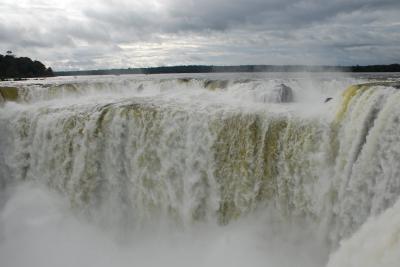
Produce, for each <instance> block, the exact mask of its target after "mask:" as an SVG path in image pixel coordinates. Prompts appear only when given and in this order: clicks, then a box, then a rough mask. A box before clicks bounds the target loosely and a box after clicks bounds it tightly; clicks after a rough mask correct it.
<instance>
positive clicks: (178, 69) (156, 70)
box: [55, 64, 400, 76]
mask: <svg viewBox="0 0 400 267" xmlns="http://www.w3.org/2000/svg"><path fill="white" fill-rule="evenodd" d="M210 72H400V65H399V64H391V65H371V66H303V65H288V66H276V65H241V66H204V65H191V66H171V67H152V68H128V69H109V70H85V71H59V72H55V75H58V76H66V75H73V76H75V75H120V74H162V73H210Z"/></svg>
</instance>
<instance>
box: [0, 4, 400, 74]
mask: <svg viewBox="0 0 400 267" xmlns="http://www.w3.org/2000/svg"><path fill="white" fill-rule="evenodd" d="M399 11H400V2H399V1H398V0H363V1H358V0H346V1H344V0H332V1H321V0H320V1H311V0H304V1H293V0H236V1H229V0H204V1H184V0H163V1H161V0H146V1H144V0H136V1H128V0H113V1H108V0H97V1H87V2H83V1H78V0H59V1H50V0H47V1H46V0H22V1H14V0H3V1H2V2H1V3H0V12H1V13H0V14H1V17H2V19H1V20H0V40H1V42H0V49H1V50H0V51H2V52H0V53H3V54H4V53H5V51H7V50H12V51H13V52H14V53H15V54H17V55H18V56H29V57H33V58H37V59H39V60H42V61H43V62H45V63H46V64H48V65H50V66H52V67H53V68H54V69H56V70H69V69H96V68H111V67H115V68H125V67H145V66H158V65H180V64H218V65H231V64H341V65H353V64H388V63H395V62H399V61H400V27H399V26H400V17H399V16H398V14H399Z"/></svg>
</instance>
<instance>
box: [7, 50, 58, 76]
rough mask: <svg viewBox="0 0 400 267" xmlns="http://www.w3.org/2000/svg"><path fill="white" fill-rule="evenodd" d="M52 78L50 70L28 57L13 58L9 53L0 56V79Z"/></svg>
mask: <svg viewBox="0 0 400 267" xmlns="http://www.w3.org/2000/svg"><path fill="white" fill-rule="evenodd" d="M49 76H54V74H53V71H52V69H51V68H46V66H45V65H44V64H43V63H42V62H40V61H37V60H34V61H33V60H32V59H30V58H28V57H15V56H14V55H12V53H11V52H10V51H8V52H7V55H1V54H0V79H2V80H3V79H7V78H32V77H49Z"/></svg>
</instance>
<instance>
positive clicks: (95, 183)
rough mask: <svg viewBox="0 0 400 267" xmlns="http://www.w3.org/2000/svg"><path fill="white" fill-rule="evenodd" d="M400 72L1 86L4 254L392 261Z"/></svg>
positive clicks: (103, 260)
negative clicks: (283, 94) (282, 89)
mask: <svg viewBox="0 0 400 267" xmlns="http://www.w3.org/2000/svg"><path fill="white" fill-rule="evenodd" d="M399 80H400V78H399V77H398V76H396V75H386V76H377V75H373V74H369V75H358V76H350V75H347V76H345V75H343V74H332V73H328V74H290V75H288V74H279V73H276V74H265V75H261V74H257V75H250V74H235V75H229V74H223V75H221V74H207V75H149V76H146V75H137V76H129V75H127V76H94V77H63V78H51V79H46V80H27V81H19V82H2V84H0V87H2V88H0V93H1V96H2V99H4V100H3V101H4V103H3V104H2V107H0V133H1V138H0V186H1V192H0V216H1V217H0V258H1V261H2V262H4V263H5V264H6V265H4V266H27V265H29V266H55V265H57V266H72V265H75V266H83V265H85V266H110V265H113V266H188V265H189V266H244V265H248V266H343V267H345V266H362V265H365V264H364V263H363V262H364V261H365V260H366V259H365V257H366V255H368V257H370V259H369V260H368V262H370V263H369V264H370V265H365V266H395V264H396V262H398V259H399V257H398V255H396V253H395V252H396V249H397V250H398V249H399V248H400V242H399V241H398V240H399V238H398V232H399V230H398V229H399V227H400V225H399V224H398V221H399V220H398V218H397V217H396V210H399V208H398V206H399V202H398V196H399V195H400V135H399V132H400V123H399V121H400V106H399V105H398V103H400V90H399V89H398V81H399ZM281 84H285V85H286V86H289V87H290V88H291V89H292V93H293V99H292V100H293V101H292V102H289V103H281V102H282V101H280V94H279V92H278V91H277V88H278V87H279V86H280V85H281ZM328 97H332V100H331V101H329V102H327V103H324V102H325V99H326V98H328ZM372 233H376V235H375V234H372ZM371 264H372V265H371Z"/></svg>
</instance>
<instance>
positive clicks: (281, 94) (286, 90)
mask: <svg viewBox="0 0 400 267" xmlns="http://www.w3.org/2000/svg"><path fill="white" fill-rule="evenodd" d="M274 92H276V94H277V96H278V102H280V103H290V102H293V90H292V88H290V87H289V86H287V85H285V84H283V83H282V84H280V85H278V86H276V87H275V89H274Z"/></svg>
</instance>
